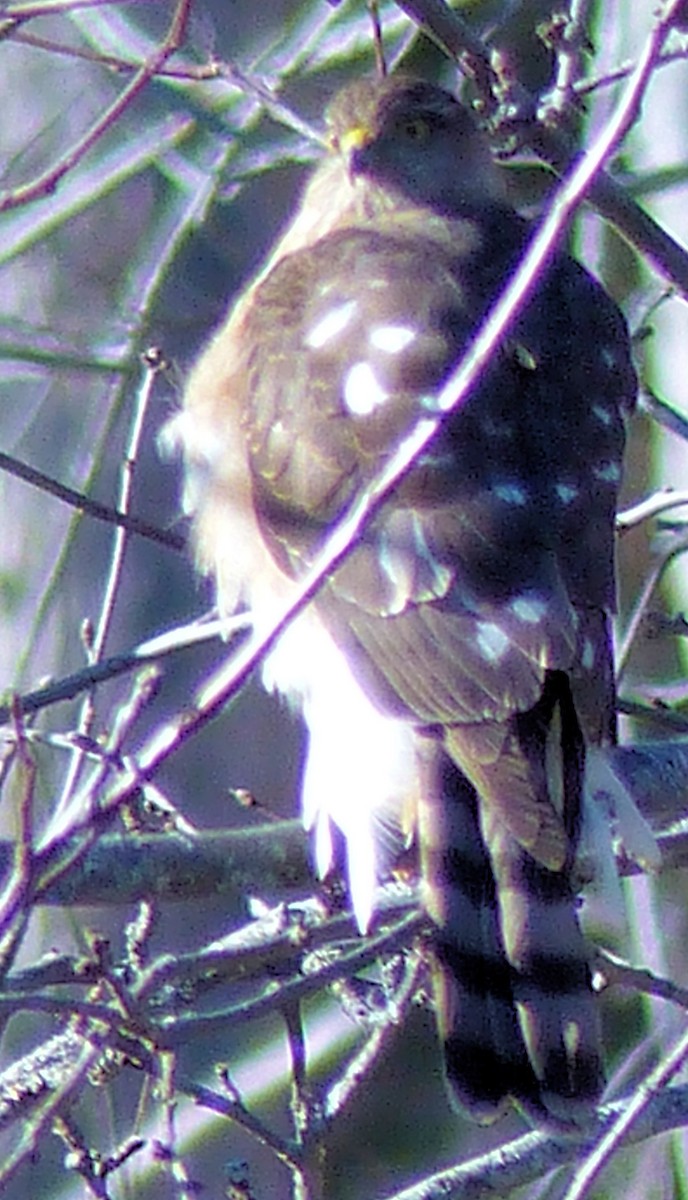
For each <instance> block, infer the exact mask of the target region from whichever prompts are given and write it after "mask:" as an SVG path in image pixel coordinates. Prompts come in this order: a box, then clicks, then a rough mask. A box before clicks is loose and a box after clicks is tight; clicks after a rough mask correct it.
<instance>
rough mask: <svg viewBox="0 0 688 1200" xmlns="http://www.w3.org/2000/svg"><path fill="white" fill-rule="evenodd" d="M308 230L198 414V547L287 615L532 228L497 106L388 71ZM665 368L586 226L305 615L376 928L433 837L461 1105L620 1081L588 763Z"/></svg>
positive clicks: (440, 1004) (284, 659) (229, 586)
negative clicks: (584, 874)
mask: <svg viewBox="0 0 688 1200" xmlns="http://www.w3.org/2000/svg"><path fill="white" fill-rule="evenodd" d="M327 127H328V151H327V153H326V155H325V156H324V158H323V161H322V162H321V163H320V165H318V166H317V167H316V169H315V171H314V173H313V175H312V178H311V179H310V181H309V182H308V184H307V186H306V188H305V191H304V193H303V196H302V198H301V201H300V203H299V204H298V206H297V208H296V211H295V213H294V215H293V218H292V220H291V221H290V223H289V224H288V226H287V228H286V230H285V231H284V232H283V234H282V235H281V236H280V237H279V238H278V240H277V242H276V244H275V246H274V247H273V248H272V250H271V251H269V253H268V254H267V256H266V260H265V262H264V264H263V265H262V267H260V268H259V270H258V272H257V274H256V276H255V278H254V279H253V280H252V281H251V282H250V284H249V285H248V286H246V287H245V288H244V289H243V291H242V292H241V294H240V295H239V296H238V297H237V298H235V299H234V300H233V301H232V304H231V306H230V309H229V313H228V315H227V317H226V319H225V321H224V322H223V323H222V324H221V326H220V327H219V329H218V330H217V331H216V332H215V333H214V334H213V335H212V337H211V338H210V340H209V342H208V344H207V345H206V347H205V348H204V349H203V351H202V353H201V355H200V358H199V359H198V361H197V362H196V364H195V366H194V367H193V368H192V370H191V373H190V376H189V380H188V384H187V387H186V391H185V395H184V399H183V405H182V408H181V411H180V412H179V414H178V415H177V416H176V417H175V418H174V437H175V438H176V440H177V441H178V443H180V445H181V448H182V451H183V454H184V458H185V468H186V473H185V480H186V482H185V493H184V505H185V508H186V510H187V512H188V513H189V514H190V516H191V518H192V522H193V531H194V540H195V547H196V557H197V564H198V567H199V569H200V570H201V571H202V572H204V573H206V574H208V575H210V576H211V577H212V578H214V580H215V585H216V589H217V597H218V605H219V607H220V609H221V610H222V611H223V612H225V613H231V612H234V611H235V610H236V608H237V606H238V605H240V604H244V605H247V606H248V608H249V609H250V611H251V617H252V621H253V623H254V626H255V627H256V629H257V630H259V631H260V630H264V629H268V628H269V627H270V623H271V621H273V620H274V618H275V614H276V613H278V612H280V611H281V606H282V605H283V604H284V603H285V602H286V601H288V600H289V598H290V597H291V596H293V594H294V592H295V589H296V588H297V586H298V582H299V580H300V579H301V578H302V577H303V575H304V573H305V572H306V571H307V570H308V568H309V567H310V565H311V564H312V563H313V561H314V560H315V558H316V557H317V555H318V552H319V550H320V548H321V547H322V546H323V545H324V543H325V542H326V540H327V537H328V534H329V532H330V531H331V529H332V527H333V526H334V525H335V524H336V523H337V521H338V520H339V519H340V518H341V516H342V514H343V513H345V512H347V511H348V509H349V507H350V506H351V504H352V503H353V502H354V501H355V499H356V497H357V496H359V495H360V494H361V493H362V492H364V491H365V489H366V487H367V486H368V485H369V484H370V482H371V480H373V479H374V477H375V475H376V473H377V472H379V471H380V469H381V468H382V467H384V465H385V464H386V463H387V462H388V461H389V459H390V457H391V455H392V454H393V453H394V452H395V450H396V449H397V448H398V446H399V445H400V443H401V442H402V441H403V439H404V438H405V437H406V436H407V435H408V434H409V432H410V431H411V430H412V429H413V428H414V426H415V424H416V422H417V421H418V420H419V419H420V418H421V417H422V416H423V415H424V413H427V410H428V405H429V404H430V403H431V401H432V398H433V397H434V396H436V394H437V393H438V391H439V389H441V387H442V385H443V383H444V382H445V381H446V380H447V378H448V377H449V375H450V374H451V372H452V370H453V369H454V368H455V367H456V365H457V364H458V363H459V361H460V360H461V357H462V354H463V353H464V352H465V349H466V347H467V345H468V344H469V342H470V339H471V337H472V336H473V334H474V333H475V331H476V329H477V328H478V326H479V325H480V322H481V321H482V320H483V318H484V317H485V314H486V313H487V312H488V311H489V309H490V306H491V305H492V304H493V303H494V301H495V299H496V297H497V296H498V295H499V293H500V291H501V289H502V288H503V287H504V285H505V283H506V281H507V280H508V279H509V278H510V277H511V276H512V274H513V272H514V271H515V270H516V269H517V267H518V264H519V262H520V260H521V258H522V256H523V253H524V247H525V246H526V245H527V242H528V238H529V235H530V231H531V225H530V224H529V222H528V221H527V220H526V219H525V218H524V217H523V216H522V215H520V214H519V213H518V212H517V211H516V209H515V208H514V207H513V205H512V204H511V203H510V202H509V201H508V199H507V198H506V197H505V192H504V187H503V183H502V175H503V172H502V171H500V168H499V167H498V166H497V165H496V164H495V163H494V161H493V157H492V154H491V151H490V147H489V143H488V140H487V138H486V136H485V134H484V132H483V131H482V130H481V129H480V128H479V127H478V125H477V123H476V120H475V118H474V114H473V112H472V111H471V110H470V109H469V108H468V107H466V106H465V105H463V104H462V103H461V102H460V101H459V100H457V99H456V98H455V97H454V96H453V95H452V94H451V93H450V92H449V91H446V90H444V89H443V88H440V87H438V86H437V85H435V84H434V83H431V82H428V81H425V80H422V79H415V78H409V77H406V76H403V75H395V74H391V75H388V76H386V77H384V78H375V79H373V78H367V77H366V78H359V79H357V80H355V81H354V82H352V83H349V84H348V85H347V86H346V87H345V88H344V89H343V90H342V91H341V92H339V93H338V94H337V95H336V96H335V97H334V99H333V100H332V102H331V104H330V105H329V108H328V111H327ZM635 394H636V376H635V372H634V368H633V363H632V357H631V346H630V340H629V334H628V330H627V326H626V323H625V320H624V318H623V316H622V314H621V312H620V311H619V309H618V307H617V305H616V304H615V303H614V302H613V300H612V299H611V298H610V297H609V296H608V295H607V293H606V292H605V290H604V289H603V287H602V286H601V284H600V283H598V282H597V281H596V280H595V279H594V278H593V277H592V275H591V274H589V273H588V272H587V270H586V269H585V268H584V267H582V266H581V265H580V264H578V263H577V262H576V261H575V260H574V259H573V258H571V257H570V256H569V255H568V254H567V253H565V252H564V251H563V250H560V251H558V252H557V253H556V255H555V256H554V258H553V259H552V261H551V262H550V264H549V266H548V267H547V269H546V270H545V271H544V272H543V273H542V275H541V277H540V278H539V279H538V281H537V284H536V287H535V289H534V292H533V293H532V295H531V297H530V299H529V300H528V301H527V303H526V304H525V305H524V307H523V308H522V310H521V311H520V313H519V314H518V316H517V318H516V320H515V322H514V324H513V326H512V328H511V331H510V332H509V334H508V335H507V337H506V339H505V340H504V341H503V343H502V344H501V346H500V348H499V349H498V350H497V352H496V353H495V354H494V356H493V357H492V359H491V361H490V363H489V365H488V367H487V369H486V371H485V372H484V374H483V375H482V377H481V379H480V381H479V383H478V385H477V386H476V387H475V388H474V389H473V391H472V393H471V394H470V395H469V397H468V399H467V400H466V402H465V403H464V404H463V405H462V407H461V408H460V409H459V410H458V411H456V412H452V413H450V414H449V415H448V416H447V417H446V418H445V420H444V421H443V423H442V425H441V428H440V429H439V430H438V432H437V434H436V435H435V436H434V438H433V439H432V440H431V442H430V443H429V444H428V445H427V446H426V447H425V448H424V450H423V452H422V453H421V454H420V455H419V457H418V458H417V460H416V461H415V462H414V464H413V466H412V467H411V469H410V470H409V471H408V472H407V473H406V475H405V476H404V478H403V479H402V480H401V482H399V483H398V485H397V486H396V487H395V488H394V490H393V491H392V493H391V495H389V496H388V497H387V498H386V499H385V501H384V503H383V504H382V505H381V506H380V508H379V509H378V510H377V512H376V513H375V515H374V517H373V519H372V520H371V521H370V522H369V523H368V525H367V527H366V528H365V530H364V532H363V533H362V534H361V535H360V536H359V538H358V539H357V541H356V543H355V545H354V546H353V547H352V549H351V551H350V553H349V554H348V556H347V557H346V558H345V559H344V560H343V561H342V562H340V564H339V565H337V566H336V568H335V569H334V570H333V571H332V572H331V573H330V575H329V576H328V578H327V580H326V581H325V584H324V586H323V587H322V588H321V590H320V592H319V593H318V595H317V596H316V597H315V599H314V600H313V601H312V602H311V603H310V605H309V606H308V607H307V608H306V609H305V611H303V612H302V613H301V614H300V615H299V616H298V617H297V619H296V620H295V621H294V622H293V623H292V624H291V625H290V626H289V627H288V628H287V629H286V631H285V632H284V633H283V634H282V636H281V638H280V640H279V641H278V643H277V644H276V646H275V647H274V648H273V649H272V651H271V652H270V654H269V657H268V658H267V660H266V662H265V663H264V665H263V668H262V675H263V682H264V684H265V686H266V687H267V688H269V689H271V690H276V691H277V692H279V693H280V694H281V695H283V696H285V697H287V699H288V700H289V702H290V703H291V704H292V705H293V706H294V707H295V708H296V710H297V711H299V712H300V713H301V714H302V716H303V718H304V720H305V724H306V727H307V731H308V745H307V752H306V758H305V765H304V769H303V780H302V798H301V802H302V811H303V818H304V822H305V825H306V827H307V828H308V829H310V830H311V831H312V836H313V841H314V848H315V858H316V864H317V868H318V871H319V873H320V875H321V876H322V875H325V874H326V873H327V872H328V870H330V868H331V866H332V862H333V858H334V857H335V847H336V846H337V845H338V844H339V843H341V842H342V841H343V844H344V845H345V854H346V872H347V879H348V887H349V891H350V895H351V901H352V905H353V909H354V912H355V915H356V918H357V921H358V924H359V927H360V929H361V930H365V929H366V928H367V927H368V925H369V923H370V920H371V914H372V912H373V909H374V897H375V890H376V886H377V884H378V882H379V880H380V878H381V877H382V876H383V875H384V873H385V871H386V870H387V869H388V867H389V864H390V857H391V856H392V855H393V853H394V847H395V846H397V845H399V844H400V842H403V841H404V839H406V840H408V839H411V838H415V840H416V842H417V845H418V855H419V862H420V874H421V894H422V898H423V903H424V905H425V908H426V911H427V914H428V917H429V920H430V922H431V924H432V929H433V933H432V940H431V960H432V976H433V992H434V1005H435V1009H436V1012H437V1021H438V1027H439V1033H440V1037H441V1041H442V1043H443V1047H444V1064H445V1075H446V1079H447V1082H448V1086H449V1092H450V1095H451V1098H452V1099H453V1101H454V1102H455V1103H456V1105H457V1106H458V1107H459V1109H460V1110H461V1111H463V1112H465V1113H466V1114H468V1115H469V1116H470V1117H472V1118H473V1119H475V1120H476V1121H478V1122H480V1123H483V1124H487V1123H491V1122H492V1121H494V1120H495V1119H496V1118H497V1117H499V1116H501V1115H502V1114H503V1113H504V1112H506V1111H508V1110H510V1109H511V1108H512V1106H514V1105H515V1106H516V1108H517V1109H518V1110H520V1111H521V1112H522V1113H523V1114H524V1115H525V1116H526V1118H527V1119H528V1120H529V1121H530V1122H531V1123H533V1124H535V1125H545V1126H547V1125H549V1126H554V1127H557V1128H565V1129H566V1128H569V1127H571V1126H577V1125H580V1124H584V1123H585V1122H586V1121H588V1120H589V1119H590V1114H591V1112H593V1111H594V1108H595V1105H596V1103H597V1102H598V1100H599V1097H600V1095H601V1092H602V1089H603V1087H604V1069H603V1054H602V1046H601V1037H600V1022H599V1013H598V1001H597V998H596V996H595V995H594V993H593V988H592V982H591V969H590V953H589V950H588V947H587V944H586V942H585V939H584V937H583V934H582V932H581V930H580V928H579V921H578V896H577V892H578V870H577V852H578V849H579V843H580V837H581V829H582V827H583V825H584V820H585V809H586V804H585V768H586V756H587V755H589V754H590V753H591V752H594V751H595V750H596V749H597V748H600V747H601V748H604V747H605V746H608V745H610V744H611V743H613V742H614V740H615V737H616V729H615V694H614V674H613V659H612V641H611V631H610V626H611V620H612V617H613V613H614V611H615V604H616V596H615V592H616V579H615V562H614V520H615V511H616V504H617V494H618V490H619V486H620V482H621V476H622V464H623V451H624V440H625V428H626V424H627V418H628V415H629V414H630V412H631V410H632V407H633V403H634V399H635Z"/></svg>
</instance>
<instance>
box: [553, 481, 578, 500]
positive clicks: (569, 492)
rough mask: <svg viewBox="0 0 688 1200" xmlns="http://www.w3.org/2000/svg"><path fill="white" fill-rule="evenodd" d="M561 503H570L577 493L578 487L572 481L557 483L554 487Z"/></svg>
mask: <svg viewBox="0 0 688 1200" xmlns="http://www.w3.org/2000/svg"><path fill="white" fill-rule="evenodd" d="M554 490H555V492H556V493H557V496H558V497H559V499H560V500H561V502H562V504H570V503H571V501H572V500H575V499H576V496H577V495H578V488H577V487H574V485H573V484H572V483H557V484H556V485H555V488H554Z"/></svg>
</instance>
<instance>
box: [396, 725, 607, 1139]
mask: <svg viewBox="0 0 688 1200" xmlns="http://www.w3.org/2000/svg"><path fill="white" fill-rule="evenodd" d="M431 758H434V759H435V766H434V774H435V779H434V786H433V784H432V781H431V780H430V779H428V781H427V785H426V788H425V797H424V801H423V805H422V810H421V813H420V821H419V824H420V835H421V838H420V840H421V847H422V858H423V874H424V883H425V890H426V905H427V908H428V912H429V914H430V915H431V917H432V918H433V920H434V921H435V924H436V927H437V932H436V938H435V964H436V965H435V997H436V1007H437V1015H438V1023H439V1027H440V1034H441V1036H442V1039H443V1042H444V1052H445V1067H446V1074H447V1080H448V1083H449V1087H450V1090H451V1093H452V1095H453V1097H454V1099H455V1100H456V1102H457V1103H458V1105H459V1106H460V1107H461V1108H462V1109H464V1110H466V1111H468V1112H469V1113H470V1115H471V1116H472V1117H473V1118H474V1119H477V1120H479V1121H481V1122H483V1123H488V1122H490V1121H492V1120H494V1119H495V1118H496V1117H498V1116H499V1115H501V1113H502V1112H503V1111H504V1110H505V1109H506V1107H507V1106H508V1104H509V1101H510V1100H514V1101H516V1103H517V1104H519V1106H520V1107H522V1108H523V1109H524V1110H525V1112H526V1113H527V1114H528V1115H529V1116H530V1117H531V1119H533V1120H535V1121H536V1122H538V1123H539V1122H543V1121H544V1122H550V1123H551V1122H554V1123H557V1124H563V1125H569V1124H572V1123H575V1124H577V1123H580V1122H582V1121H584V1119H585V1117H586V1115H589V1113H590V1111H591V1108H592V1106H593V1105H594V1103H595V1101H596V1099H597V1098H598V1095H599V1092H600V1090H601V1087H602V1071H601V1065H600V1048H599V1031H598V1017H597V1012H596V1003H595V998H594V996H593V994H592V992H591V988H590V974H589V969H588V965H587V953H586V947H585V944H584V941H583V938H582V935H581V933H580V930H579V928H578V923H577V920H576V914H575V900H574V897H573V895H572V892H571V888H570V884H569V882H568V878H567V873H566V872H555V871H549V870H547V869H546V868H544V867H542V866H540V865H539V864H537V863H536V862H535V861H534V859H532V858H531V856H530V855H528V854H527V852H526V851H525V850H523V848H522V847H521V846H520V845H519V844H518V843H517V842H516V841H515V839H514V838H513V837H512V836H511V835H510V834H509V833H508V832H507V831H506V830H505V829H504V827H503V826H501V825H499V823H498V822H497V821H492V822H489V821H485V820H483V822H482V827H481V819H480V818H481V813H480V810H479V801H478V798H477V796H476V793H475V790H474V788H473V787H472V785H471V784H470V783H469V782H468V781H467V780H466V779H465V777H464V776H463V775H462V774H461V772H460V771H459V770H458V768H457V767H456V766H455V765H454V763H453V762H452V761H451V759H449V757H448V756H446V755H445V754H444V753H443V752H442V751H441V750H440V749H439V748H437V750H436V753H435V754H434V755H432V756H431ZM486 842H487V844H486ZM488 844H489V850H488Z"/></svg>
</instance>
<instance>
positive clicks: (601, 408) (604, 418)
mask: <svg viewBox="0 0 688 1200" xmlns="http://www.w3.org/2000/svg"><path fill="white" fill-rule="evenodd" d="M590 411H591V412H592V414H593V416H595V417H597V420H598V421H601V422H602V424H603V425H611V423H612V413H611V409H609V408H607V407H606V406H605V405H604V404H593V406H592V408H591V410H590Z"/></svg>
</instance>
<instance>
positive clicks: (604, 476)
mask: <svg viewBox="0 0 688 1200" xmlns="http://www.w3.org/2000/svg"><path fill="white" fill-rule="evenodd" d="M592 473H593V475H594V476H595V478H596V479H601V480H603V482H604V483H618V482H619V480H620V479H621V467H620V466H619V464H618V463H617V462H605V463H601V464H600V466H599V467H594V468H593V472H592Z"/></svg>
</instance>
